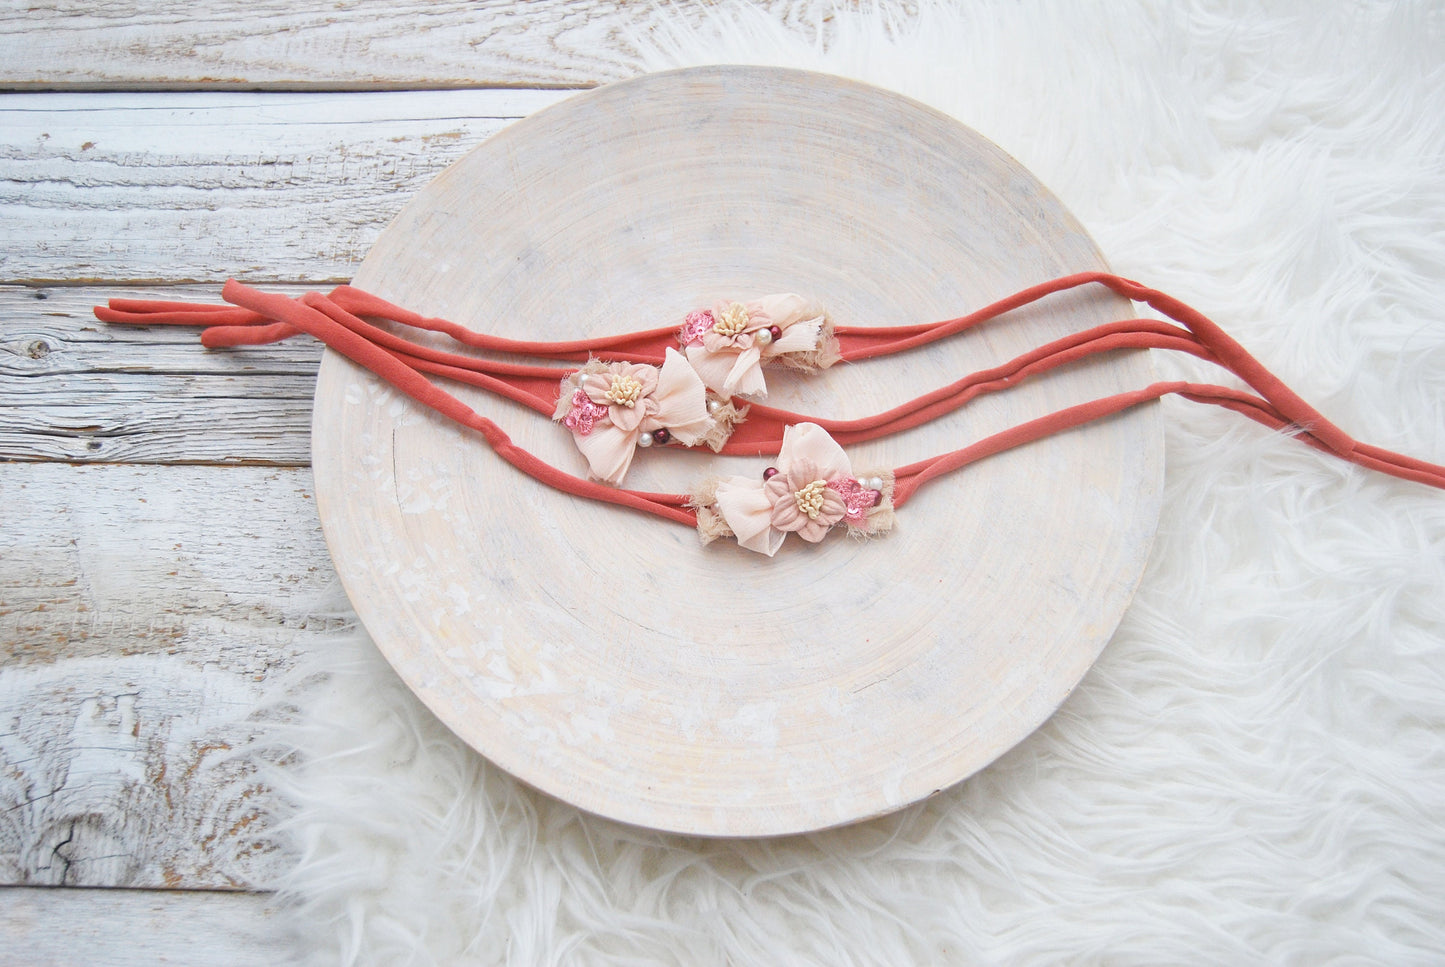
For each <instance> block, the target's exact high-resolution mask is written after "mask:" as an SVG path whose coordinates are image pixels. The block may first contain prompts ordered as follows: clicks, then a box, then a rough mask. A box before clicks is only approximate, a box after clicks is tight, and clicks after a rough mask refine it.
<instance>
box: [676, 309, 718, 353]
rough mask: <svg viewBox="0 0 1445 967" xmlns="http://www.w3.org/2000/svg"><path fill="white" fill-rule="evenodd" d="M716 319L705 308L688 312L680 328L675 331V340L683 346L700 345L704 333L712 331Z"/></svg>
mask: <svg viewBox="0 0 1445 967" xmlns="http://www.w3.org/2000/svg"><path fill="white" fill-rule="evenodd" d="M715 322H716V320H715V319H714V318H713V314H712V313H711V312H710V311H708V310H707V309H699V310H697V311H696V312H689V313H688V314H687V320H686V321H685V322H684V323H683V324H682V328H681V329H679V330H678V331H677V340H678V342H680V343H682V345H684V346H701V345H702V337H703V334H704V333H708V332H711V331H712V327H713V324H714V323H715Z"/></svg>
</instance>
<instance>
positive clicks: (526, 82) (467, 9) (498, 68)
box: [0, 0, 830, 90]
mask: <svg viewBox="0 0 1445 967" xmlns="http://www.w3.org/2000/svg"><path fill="white" fill-rule="evenodd" d="M759 5H760V6H763V7H765V8H766V9H768V10H769V11H771V12H772V13H773V14H774V15H775V16H777V17H778V18H779V19H780V20H783V21H785V22H789V23H796V24H797V25H798V27H799V28H800V29H804V30H808V31H810V32H815V31H819V30H823V29H825V28H826V22H827V17H828V12H829V9H830V5H827V4H819V3H816V2H800V0H759ZM697 6H698V7H701V6H702V4H698V5H697ZM658 18H659V10H658V6H657V5H656V4H654V3H651V2H646V0H479V2H463V0H438V2H429V0H407V2H400V3H388V4H383V5H378V4H361V3H334V2H319V0H302V2H285V3H282V2H278V0H262V2H259V3H243V2H240V0H205V2H200V3H185V2H181V0H162V2H158V3H149V4H144V5H140V6H137V5H135V4H124V3H117V2H114V0H103V2H99V3H83V2H79V0H65V2H53V3H27V4H24V5H23V6H22V5H19V4H10V5H7V6H6V7H5V8H4V9H3V10H0V83H3V84H5V85H7V86H10V87H12V88H27V87H28V88H77V87H78V88H103V89H105V88H126V89H130V90H136V89H155V88H212V89H214V88H222V87H244V88H254V87H272V88H286V89H296V88H327V89H333V90H334V89H345V88H358V89H360V88H364V89H378V88H392V89H395V88H414V87H497V86H508V87H518V86H532V87H588V86H591V85H594V84H599V83H602V82H605V81H611V80H617V79H619V78H623V77H628V76H631V75H633V74H635V73H637V72H638V70H639V57H638V54H637V48H636V45H637V38H638V37H640V36H644V35H646V34H647V33H648V31H650V30H651V29H652V28H653V26H654V25H655V24H656V22H657V20H658Z"/></svg>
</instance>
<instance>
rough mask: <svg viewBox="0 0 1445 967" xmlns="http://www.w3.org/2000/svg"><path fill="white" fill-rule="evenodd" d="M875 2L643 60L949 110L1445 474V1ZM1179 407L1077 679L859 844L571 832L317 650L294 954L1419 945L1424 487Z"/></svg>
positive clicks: (858, 958) (729, 9)
mask: <svg viewBox="0 0 1445 967" xmlns="http://www.w3.org/2000/svg"><path fill="white" fill-rule="evenodd" d="M891 9H892V8H885V9H882V10H878V9H868V10H864V11H861V12H860V11H857V10H839V11H836V12H834V13H833V14H832V16H831V17H829V18H827V19H826V21H823V20H822V19H821V16H820V20H819V22H820V23H821V26H819V27H812V26H808V27H799V26H797V25H793V26H788V25H784V24H781V23H779V22H778V21H777V20H775V19H774V18H773V17H771V16H769V15H767V14H765V13H761V12H759V11H757V10H754V9H751V8H742V7H735V6H727V5H724V6H722V7H717V8H709V9H708V10H707V11H704V12H702V13H699V11H697V10H693V9H688V10H686V11H678V12H677V16H676V17H675V23H676V26H675V28H674V29H673V30H672V31H671V32H670V33H668V34H666V35H664V36H660V35H658V34H653V35H650V36H649V37H646V38H640V39H639V40H640V43H642V44H643V46H645V47H646V48H647V49H648V51H649V53H648V55H647V66H648V67H650V68H665V67H674V66H682V65H688V64H698V63H704V62H751V63H767V64H786V65H793V66H799V67H805V68H812V69H817V70H824V71H831V72H834V73H840V74H846V75H850V76H853V77H856V78H859V79H862V80H865V81H869V82H872V83H875V84H878V85H882V86H886V87H890V88H894V89H896V90H899V91H902V92H903V93H906V94H909V95H912V96H913V97H916V98H919V99H921V100H924V101H927V102H929V103H932V104H933V105H935V106H937V107H939V108H942V109H943V110H945V111H948V112H950V113H952V114H953V115H955V116H956V117H958V118H960V119H961V120H962V121H964V122H966V123H968V124H970V125H972V126H973V127H975V128H977V129H979V130H980V131H982V132H983V133H984V134H985V135H987V136H988V137H990V138H992V139H994V140H995V141H997V142H998V143H1000V144H1001V145H1002V146H1003V147H1004V148H1005V149H1007V150H1008V151H1009V152H1011V153H1012V154H1014V155H1015V156H1016V157H1018V158H1019V159H1020V160H1021V161H1022V162H1023V163H1024V164H1025V165H1027V166H1028V167H1029V168H1031V169H1032V170H1033V171H1034V172H1035V173H1037V174H1038V175H1039V176H1040V177H1041V178H1042V179H1043V180H1044V181H1045V182H1046V183H1047V184H1049V185H1050V186H1051V187H1052V188H1053V189H1054V190H1055V191H1056V192H1057V193H1058V194H1059V195H1060V196H1062V198H1063V200H1064V202H1065V203H1066V204H1067V205H1068V206H1069V207H1070V208H1071V209H1072V210H1073V212H1074V213H1075V214H1076V215H1078V216H1079V217H1080V219H1081V220H1082V221H1083V222H1084V223H1085V225H1086V226H1087V227H1088V228H1089V229H1090V231H1091V232H1092V233H1093V234H1094V237H1095V238H1096V239H1097V240H1098V242H1099V243H1100V245H1101V247H1102V248H1103V250H1104V252H1105V253H1106V255H1107V257H1108V258H1109V260H1110V262H1111V263H1112V265H1113V267H1114V268H1115V270H1116V271H1119V272H1120V273H1121V274H1124V275H1127V276H1131V277H1134V278H1138V279H1140V280H1141V281H1144V282H1146V283H1148V284H1151V285H1154V286H1158V287H1160V288H1163V289H1165V290H1166V291H1169V292H1172V293H1174V294H1176V295H1178V296H1180V297H1181V298H1184V299H1185V300H1186V301H1189V302H1191V303H1193V304H1195V305H1197V306H1198V307H1200V308H1201V309H1203V310H1204V311H1206V312H1208V313H1210V314H1211V315H1212V316H1213V317H1214V318H1216V319H1217V320H1218V321H1220V322H1221V323H1223V324H1224V325H1225V327H1226V328H1227V329H1229V330H1230V331H1231V332H1232V333H1233V334H1235V335H1236V336H1237V337H1239V338H1240V339H1241V341H1243V342H1244V343H1245V345H1246V346H1247V347H1249V348H1250V349H1251V350H1252V351H1254V352H1255V353H1256V354H1257V355H1259V356H1260V357H1261V358H1262V359H1263V360H1264V361H1265V362H1266V363H1267V364H1268V365H1270V366H1271V367H1272V368H1273V369H1274V370H1275V371H1276V372H1278V373H1279V374H1280V375H1281V376H1282V377H1283V378H1284V379H1285V380H1286V381H1287V382H1288V383H1289V384H1290V385H1292V386H1293V387H1295V388H1296V389H1297V390H1299V391H1300V392H1301V393H1302V395H1304V396H1305V397H1306V398H1307V399H1309V400H1310V401H1311V402H1313V403H1315V404H1316V405H1318V406H1319V407H1320V408H1321V409H1322V410H1323V411H1324V412H1325V413H1326V414H1327V415H1329V416H1330V417H1331V418H1333V419H1335V420H1336V421H1337V422H1339V423H1340V424H1342V425H1343V426H1344V427H1345V428H1346V429H1347V430H1349V431H1350V432H1352V433H1354V434H1355V435H1357V436H1358V437H1360V438H1362V439H1364V440H1367V441H1369V442H1372V443H1376V444H1379V445H1382V446H1387V447H1390V448H1393V449H1399V450H1402V451H1405V452H1407V453H1410V454H1413V455H1417V456H1421V457H1424V458H1427V459H1432V460H1435V461H1445V308H1442V306H1445V282H1442V279H1445V68H1442V65H1445V13H1442V10H1441V8H1440V7H1439V6H1438V5H1429V4H1419V5H1412V4H1399V5H1394V6H1389V5H1376V4H1324V3H1317V2H1314V0H1307V2H1299V3H1293V4H1290V3H1275V4H1271V5H1261V4H1258V3H1253V2H1250V3H1244V2H1241V3H1228V2H1213V3H1204V2H1200V3H1192V4H1177V5H1175V4H1165V3H1144V2H1135V3H1112V2H1111V3H1107V4H1105V3H1095V4H1056V5H1044V4H1038V3H1030V2H1022V3H1020V2H998V3H976V4H968V5H964V4H958V5H947V6H945V5H943V4H941V3H935V2H930V0H923V2H915V3H913V4H911V5H910V8H909V9H910V12H908V13H904V12H901V11H900V12H897V13H893V12H890V11H891ZM962 308H965V307H960V309H962ZM1192 362H1193V361H1185V362H1179V361H1161V364H1160V365H1161V369H1162V370H1163V371H1164V372H1166V373H1171V374H1176V373H1188V374H1191V375H1204V374H1205V372H1206V370H1205V369H1204V368H1203V367H1196V366H1194V365H1192ZM1166 413H1167V420H1168V426H1169V430H1168V441H1167V446H1168V451H1167V459H1168V482H1167V494H1166V497H1165V501H1164V513H1163V520H1162V523H1161V526H1160V530H1159V536H1158V541H1157V543H1156V546H1155V549H1154V554H1153V559H1152V562H1151V564H1150V566H1149V569H1148V572H1147V574H1146V576H1145V578H1144V581H1143V585H1142V587H1141V589H1140V591H1139V594H1138V597H1137V599H1136V601H1135V603H1134V604H1133V606H1132V607H1131V608H1130V609H1129V611H1128V613H1127V615H1126V617H1125V618H1124V621H1123V624H1122V626H1121V627H1120V628H1119V630H1118V633H1117V634H1116V635H1115V637H1114V640H1113V641H1112V642H1111V643H1110V645H1109V646H1108V648H1107V649H1106V651H1105V652H1104V654H1103V656H1102V658H1101V659H1100V660H1099V662H1098V664H1097V665H1096V666H1095V668H1094V670H1093V671H1092V672H1091V673H1090V674H1089V675H1088V676H1087V678H1086V679H1085V680H1084V682H1083V684H1082V685H1081V686H1080V687H1079V688H1078V690H1077V691H1076V692H1075V694H1074V695H1073V696H1072V697H1071V698H1070V699H1069V700H1068V701H1067V702H1066V703H1065V704H1064V706H1063V708H1062V709H1061V710H1060V711H1059V712H1058V714H1056V715H1055V716H1054V717H1053V718H1052V719H1051V720H1050V721H1049V722H1048V723H1047V724H1046V725H1045V726H1044V727H1043V728H1042V729H1040V730H1039V731H1038V732H1036V733H1035V734H1034V735H1033V736H1031V737H1030V738H1029V739H1027V740H1026V741H1024V742H1023V743H1022V744H1021V745H1019V746H1018V747H1016V748H1015V749H1014V750H1013V751H1011V752H1009V753H1008V754H1006V755H1005V756H1004V757H1003V758H1002V759H1000V760H999V761H998V762H997V763H995V764H994V765H993V766H991V767H989V768H988V769H986V770H984V771H983V772H982V773H980V774H979V775H977V776H975V777H974V778H972V779H970V780H969V781H967V782H965V783H963V784H961V785H960V786H958V787H956V788H954V789H950V790H947V791H946V792H944V793H943V794H942V795H939V796H937V797H935V798H934V799H932V800H930V801H929V802H927V803H925V804H922V805H919V806H916V807H914V808H910V809H907V810H905V811H903V812H902V813H899V814H897V815H893V816H890V817H887V818H884V819H880V820H877V821H873V822H869V823H865V824H862V825H858V826H854V827H851V828H845V829H840V830H835V831H832V832H828V833H824V834H819V835H813V836H807V837H800V838H790V839H783V840H775V841H703V840H691V839H682V838H677V837H672V836H665V835H659V834H651V833H647V832H642V831H639V830H636V829H630V828H626V827H623V826H619V825H617V824H614V823H611V822H607V821H604V820H599V819H597V818H595V817H592V816H588V815H585V814H582V813H579V812H578V811H577V810H576V809H574V808H572V807H569V806H566V805H563V804H561V803H558V802H556V801H554V800H551V799H549V798H548V797H546V796H543V795H539V794H537V793H535V792H532V791H530V790H529V789H527V788H525V787H523V786H521V785H520V784H518V783H517V782H515V781H513V780H512V779H510V778H509V777H508V776H506V775H505V774H503V773H501V772H500V771H499V770H497V769H496V768H494V767H492V766H490V765H489V764H487V763H486V762H484V761H483V760H482V759H480V758H479V757H478V756H477V755H475V754H474V753H472V752H471V751H470V750H469V749H467V748H466V747H465V746H463V745H462V743H461V742H459V741H458V740H457V739H456V738H454V737H453V736H452V735H451V734H450V733H449V732H448V731H447V730H446V729H445V728H444V727H442V726H440V725H439V724H438V723H437V722H436V721H435V720H434V719H433V718H432V716H431V715H430V714H429V713H427V712H426V711H425V710H424V709H423V708H421V707H420V706H419V705H418V703H417V702H416V700H415V699H413V698H412V696H411V695H410V694H409V693H408V692H407V691H406V689H405V688H404V687H402V686H401V685H400V684H399V683H398V681H397V680H396V678H395V676H394V675H393V674H392V673H391V672H390V671H389V669H388V668H387V666H386V664H385V663H384V662H383V661H382V660H381V659H380V658H379V657H377V655H376V654H375V652H374V650H373V648H372V647H371V646H370V645H369V644H368V643H367V642H366V641H365V640H364V639H363V638H362V637H361V636H360V634H359V633H358V634H356V635H354V636H352V637H349V638H344V639H340V640H338V641H337V642H336V645H335V649H334V651H333V652H332V653H330V654H328V655H326V656H325V663H326V666H327V673H328V675H329V681H328V682H327V683H326V684H325V685H324V686H322V687H320V688H318V687H317V686H316V685H314V684H313V685H312V686H310V687H309V688H308V689H307V690H304V691H302V692H300V693H299V694H300V695H301V703H302V722H301V724H300V725H299V726H298V731H297V733H296V734H295V735H293V736H292V740H293V742H294V745H295V748H296V750H297V752H298V756H297V760H298V761H299V764H298V765H295V766H293V767H291V768H288V769H287V770H285V771H284V772H283V773H282V774H281V775H280V776H278V777H277V782H278V784H279V785H280V787H281V788H282V791H283V792H284V793H285V794H286V795H287V796H288V797H289V799H290V800H291V801H292V802H293V803H294V804H295V807H296V809H295V812H294V814H293V815H292V816H291V818H290V819H289V823H288V829H289V830H290V832H291V833H292V834H293V835H294V837H295V840H296V843H297V845H298V850H299V854H300V859H299V863H298V865H297V867H296V870H295V872H294V874H293V875H292V876H291V878H290V880H289V882H288V883H287V884H286V888H287V889H288V891H289V893H290V896H291V897H292V898H293V899H294V900H295V901H296V902H295V903H294V904H293V907H294V909H295V910H296V912H297V915H298V916H299V917H301V918H302V919H303V920H304V922H305V923H306V925H307V931H306V932H308V933H312V934H316V933H320V934H321V936H322V940H321V943H322V944H323V946H324V948H325V949H324V950H323V951H322V952H321V956H320V960H321V961H322V962H326V963H337V962H338V961H339V962H343V963H365V964H387V965H400V964H518V965H539V964H573V963H578V964H617V965H621V964H628V965H633V964H702V965H713V964H717V965H721V964H732V965H752V964H759V965H769V967H772V965H787V964H827V965H847V964H889V965H902V964H977V963H987V964H1035V963H1052V962H1059V961H1067V962H1070V963H1109V964H1164V963H1170V964H1176V963H1178V964H1220V963H1228V964H1240V963H1295V964H1321V963H1331V962H1336V963H1351V964H1359V963H1383V964H1425V963H1440V962H1442V960H1445V494H1442V493H1439V492H1436V491H1431V490H1428V489H1427V488H1425V487H1423V486H1419V485H1414V484H1409V483H1404V482H1400V481H1396V480H1392V479H1387V478H1385V477H1382V476H1378V475H1372V474H1370V473H1368V472H1365V471H1362V470H1358V469H1353V468H1351V467H1348V466H1345V465H1344V464H1342V463H1339V462H1337V461H1333V460H1331V459H1329V458H1326V457H1323V456H1321V455H1319V454H1317V453H1315V452H1313V451H1310V450H1308V449H1306V448H1305V447H1302V446H1300V445H1298V444H1297V443H1294V442H1292V441H1290V440H1287V439H1284V438H1282V437H1279V436H1275V435H1270V434H1268V433H1266V432H1264V431H1262V430H1261V429H1260V428H1259V427H1257V426H1256V425H1254V424H1252V423H1248V422H1247V421H1244V420H1243V419H1241V418H1239V417H1237V416H1234V415H1232V414H1228V413H1223V412H1211V411H1209V410H1207V409H1203V408H1200V407H1194V406H1191V405H1190V404H1186V403H1179V404H1177V405H1175V404H1166Z"/></svg>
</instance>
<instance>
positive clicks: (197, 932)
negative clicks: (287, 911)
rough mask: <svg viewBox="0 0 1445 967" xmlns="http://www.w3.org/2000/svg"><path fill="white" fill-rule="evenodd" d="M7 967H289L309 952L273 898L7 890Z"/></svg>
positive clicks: (2, 953) (2, 933)
mask: <svg viewBox="0 0 1445 967" xmlns="http://www.w3.org/2000/svg"><path fill="white" fill-rule="evenodd" d="M0 938H3V940H4V943H0V967H97V965H105V967H154V965H158V964H175V965H181V964H185V965H190V967H253V965H254V967H287V965H290V964H296V963H299V962H300V961H301V956H300V954H301V952H302V951H303V950H305V945H304V940H303V938H301V937H299V936H297V934H296V932H295V926H294V923H292V922H291V921H288V920H287V919H286V918H285V916H284V914H283V913H282V912H281V911H280V910H279V909H278V907H277V905H276V902H275V900H273V899H272V898H271V897H269V896H257V895H253V894H245V893H213V892H210V893H208V892H188V893H185V892H175V891H166V890H45V889H35V888H25V887H8V888H0Z"/></svg>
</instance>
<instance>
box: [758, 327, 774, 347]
mask: <svg viewBox="0 0 1445 967" xmlns="http://www.w3.org/2000/svg"><path fill="white" fill-rule="evenodd" d="M753 338H754V339H756V340H757V341H758V345H759V346H766V345H767V344H768V343H770V342H772V341H773V334H772V333H771V332H769V331H768V330H766V329H759V330H758V331H757V332H756V333H754V335H753Z"/></svg>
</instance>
